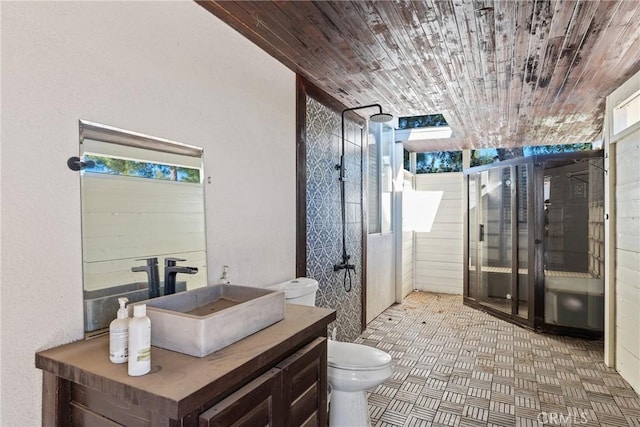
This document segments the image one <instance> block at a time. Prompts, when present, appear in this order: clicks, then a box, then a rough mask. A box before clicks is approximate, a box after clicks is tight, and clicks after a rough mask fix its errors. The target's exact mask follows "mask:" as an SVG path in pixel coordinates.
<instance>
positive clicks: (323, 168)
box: [306, 97, 362, 341]
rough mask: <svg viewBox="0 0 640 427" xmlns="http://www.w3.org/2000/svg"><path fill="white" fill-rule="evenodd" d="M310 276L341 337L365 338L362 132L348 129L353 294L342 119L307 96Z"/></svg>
mask: <svg viewBox="0 0 640 427" xmlns="http://www.w3.org/2000/svg"><path fill="white" fill-rule="evenodd" d="M306 125H307V135H306V136H307V147H306V148H307V276H308V277H311V278H313V279H316V280H317V281H318V283H319V290H318V296H317V299H316V305H317V306H319V307H329V308H334V309H336V311H337V320H336V322H335V324H334V325H330V326H329V328H330V330H331V329H333V327H334V326H335V327H337V338H338V339H339V340H343V341H352V340H354V339H355V338H356V337H357V336H358V335H359V334H360V319H361V311H362V308H361V307H362V305H361V294H362V292H361V290H362V150H361V146H362V131H361V128H359V127H357V126H356V125H355V124H354V123H350V122H347V127H346V128H345V139H346V140H347V141H346V144H345V165H346V179H347V180H346V185H345V198H346V202H347V203H346V218H347V238H346V242H347V253H348V254H349V255H351V259H350V262H351V263H352V264H355V265H356V270H355V274H353V273H352V289H351V292H346V291H345V289H344V286H343V279H344V270H341V271H338V272H334V271H333V266H334V265H335V264H339V263H340V262H341V259H342V223H341V209H340V183H339V181H338V176H339V172H338V171H337V170H336V168H335V166H336V165H337V164H339V163H340V135H341V126H340V114H339V113H336V112H335V111H333V110H331V109H329V108H328V107H326V106H325V105H323V104H322V103H320V102H318V101H317V100H315V99H313V98H310V97H307V123H306Z"/></svg>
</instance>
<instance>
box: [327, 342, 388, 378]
mask: <svg viewBox="0 0 640 427" xmlns="http://www.w3.org/2000/svg"><path fill="white" fill-rule="evenodd" d="M327 345H328V348H327V355H328V357H327V364H328V365H329V366H331V367H334V368H338V369H340V368H342V369H350V370H355V371H366V370H372V369H380V368H385V367H387V366H389V365H391V356H390V355H389V354H388V353H385V352H384V351H382V350H379V349H377V348H373V347H369V346H366V345H362V344H354V343H348V342H340V341H332V340H329V341H328V343H327Z"/></svg>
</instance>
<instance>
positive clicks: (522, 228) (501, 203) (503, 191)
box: [466, 164, 533, 322]
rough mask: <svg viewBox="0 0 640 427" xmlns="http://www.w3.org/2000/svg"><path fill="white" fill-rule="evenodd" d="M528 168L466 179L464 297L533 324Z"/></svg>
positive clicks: (497, 170)
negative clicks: (531, 316)
mask: <svg viewBox="0 0 640 427" xmlns="http://www.w3.org/2000/svg"><path fill="white" fill-rule="evenodd" d="M530 173H531V172H530V166H529V165H527V164H523V165H511V166H504V167H493V168H491V169H488V170H483V171H481V172H478V173H474V174H470V175H468V176H467V186H468V192H467V203H468V209H467V227H468V229H467V236H468V239H467V241H468V247H467V251H468V271H467V277H468V280H467V289H466V296H467V297H469V298H471V299H473V300H474V301H475V302H476V303H479V304H481V305H482V306H485V307H487V308H490V309H492V310H497V311H499V312H501V313H502V314H503V315H504V316H508V317H513V318H515V317H517V320H518V321H520V322H528V321H529V318H530V316H529V313H532V312H533V310H530V309H529V302H530V301H532V298H530V297H529V293H530V291H531V290H533V287H532V286H530V284H529V281H530V280H531V279H532V276H530V275H529V271H528V270H529V265H530V263H531V259H530V258H531V257H532V256H533V251H532V250H530V245H531V242H530V236H529V231H528V225H529V223H530V219H531V218H532V210H531V209H530V208H529V204H530V200H531V191H529V187H530V186H531V183H530V182H529V176H530Z"/></svg>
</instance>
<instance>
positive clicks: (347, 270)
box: [333, 104, 393, 292]
mask: <svg viewBox="0 0 640 427" xmlns="http://www.w3.org/2000/svg"><path fill="white" fill-rule="evenodd" d="M372 107H378V113H375V114H373V115H371V116H370V117H369V120H371V121H372V122H376V123H385V122H388V121H390V120H391V119H393V116H392V115H391V114H387V113H383V112H382V106H381V105H380V104H370V105H362V106H359V107H353V108H347V109H345V110H342V117H341V125H342V139H341V142H342V145H341V152H340V163H339V164H337V165H336V166H335V167H336V170H338V171H340V176H339V177H338V181H340V208H341V214H342V260H341V261H340V263H339V264H334V266H333V271H340V270H344V279H343V282H342V285H343V287H344V290H345V291H346V292H351V287H352V277H351V274H352V273H351V272H352V271H353V272H355V270H356V266H355V264H350V263H349V260H350V259H351V255H349V254H348V253H347V222H346V200H345V182H346V180H347V179H346V171H345V166H344V152H345V137H344V115H345V113H347V112H349V111H354V110H360V109H364V108H372Z"/></svg>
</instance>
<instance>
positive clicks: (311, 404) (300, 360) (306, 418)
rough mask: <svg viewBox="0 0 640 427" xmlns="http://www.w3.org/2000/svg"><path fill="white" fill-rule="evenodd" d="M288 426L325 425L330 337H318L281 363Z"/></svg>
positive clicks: (285, 415)
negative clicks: (328, 340) (328, 338)
mask: <svg viewBox="0 0 640 427" xmlns="http://www.w3.org/2000/svg"><path fill="white" fill-rule="evenodd" d="M277 367H278V368H280V369H282V391H283V398H284V402H283V407H284V411H283V417H284V419H283V422H284V425H285V426H290V427H295V426H313V425H316V426H325V425H326V416H327V340H326V338H316V339H315V340H313V341H311V342H310V343H309V344H307V345H306V346H305V347H303V348H302V349H300V350H299V351H297V352H296V353H295V354H293V355H292V356H291V357H289V358H287V359H286V360H285V361H283V362H282V363H280V364H279V365H278V366H277Z"/></svg>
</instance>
